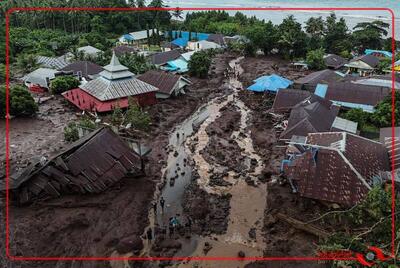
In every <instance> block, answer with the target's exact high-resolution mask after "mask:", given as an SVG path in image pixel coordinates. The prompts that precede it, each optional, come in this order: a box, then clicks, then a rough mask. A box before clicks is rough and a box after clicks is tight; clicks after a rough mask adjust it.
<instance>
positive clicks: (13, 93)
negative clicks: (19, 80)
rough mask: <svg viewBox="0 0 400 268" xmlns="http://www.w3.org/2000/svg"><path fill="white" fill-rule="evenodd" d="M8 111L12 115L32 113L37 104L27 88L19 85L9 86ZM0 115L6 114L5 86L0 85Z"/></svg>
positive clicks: (35, 110)
mask: <svg viewBox="0 0 400 268" xmlns="http://www.w3.org/2000/svg"><path fill="white" fill-rule="evenodd" d="M8 96H9V112H10V115H12V116H31V115H34V114H35V113H36V112H37V110H38V106H37V104H36V103H35V101H34V99H33V98H32V96H31V94H30V93H29V91H28V90H26V89H25V88H23V87H21V86H13V87H10V91H9V95H8ZM0 115H1V117H4V116H5V115H6V87H5V86H1V87H0Z"/></svg>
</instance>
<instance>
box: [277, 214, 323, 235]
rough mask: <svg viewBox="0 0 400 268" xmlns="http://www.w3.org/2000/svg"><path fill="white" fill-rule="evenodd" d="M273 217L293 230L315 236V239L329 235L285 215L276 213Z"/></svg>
mask: <svg viewBox="0 0 400 268" xmlns="http://www.w3.org/2000/svg"><path fill="white" fill-rule="evenodd" d="M275 217H276V218H278V219H279V220H281V221H284V222H286V223H288V224H290V225H291V226H293V227H294V228H296V229H298V230H302V231H304V232H307V233H309V234H312V235H315V236H317V237H321V238H327V237H328V236H329V233H328V232H327V231H325V230H323V229H320V228H318V227H316V226H314V225H312V224H307V223H305V222H302V221H300V220H297V219H295V218H292V217H290V216H288V215H286V214H283V213H277V214H276V215H275Z"/></svg>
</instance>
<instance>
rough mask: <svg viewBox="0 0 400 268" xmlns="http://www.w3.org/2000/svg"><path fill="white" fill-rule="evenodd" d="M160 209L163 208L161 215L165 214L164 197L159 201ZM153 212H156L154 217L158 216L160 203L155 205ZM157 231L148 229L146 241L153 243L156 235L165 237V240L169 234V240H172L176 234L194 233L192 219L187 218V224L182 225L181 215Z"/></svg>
mask: <svg viewBox="0 0 400 268" xmlns="http://www.w3.org/2000/svg"><path fill="white" fill-rule="evenodd" d="M159 203H160V207H161V213H164V206H165V199H164V197H162V196H161V197H160V200H159ZM153 210H154V215H157V210H158V202H154V203H153ZM155 229H156V230H154V232H153V229H152V228H148V229H147V231H146V239H147V240H148V241H149V242H151V240H152V239H153V238H154V235H155V234H156V233H157V234H160V235H161V236H163V238H164V239H165V238H167V234H168V237H169V238H172V237H174V236H175V234H185V233H186V232H191V231H192V219H191V218H190V217H189V216H187V217H186V222H185V224H184V225H182V223H181V220H180V215H179V214H176V215H175V216H173V217H170V218H169V220H168V223H167V224H162V225H161V226H160V227H158V226H157V227H155Z"/></svg>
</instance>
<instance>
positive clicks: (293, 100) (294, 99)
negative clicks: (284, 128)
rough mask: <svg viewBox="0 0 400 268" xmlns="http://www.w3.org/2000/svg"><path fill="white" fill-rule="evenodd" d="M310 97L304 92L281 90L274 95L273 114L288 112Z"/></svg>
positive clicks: (307, 92) (308, 93)
mask: <svg viewBox="0 0 400 268" xmlns="http://www.w3.org/2000/svg"><path fill="white" fill-rule="evenodd" d="M310 95H311V93H310V92H309V91H306V90H298V89H281V90H279V91H278V92H277V93H276V96H275V100H274V104H273V105H272V109H273V110H274V111H275V112H278V111H288V110H290V109H292V108H293V107H294V106H295V105H296V104H298V103H299V102H301V101H303V100H304V99H306V98H307V97H309V96H310Z"/></svg>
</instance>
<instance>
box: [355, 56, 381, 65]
mask: <svg viewBox="0 0 400 268" xmlns="http://www.w3.org/2000/svg"><path fill="white" fill-rule="evenodd" d="M355 61H362V62H364V63H366V64H368V65H369V66H371V67H372V68H375V67H377V66H378V64H379V58H377V57H375V56H373V55H371V54H368V55H361V56H358V57H356V58H354V59H352V60H350V62H355Z"/></svg>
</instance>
